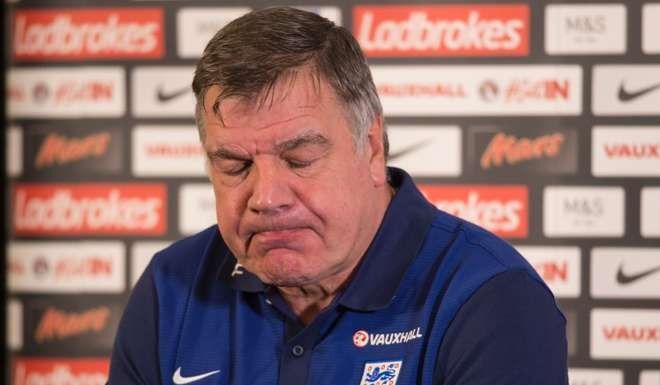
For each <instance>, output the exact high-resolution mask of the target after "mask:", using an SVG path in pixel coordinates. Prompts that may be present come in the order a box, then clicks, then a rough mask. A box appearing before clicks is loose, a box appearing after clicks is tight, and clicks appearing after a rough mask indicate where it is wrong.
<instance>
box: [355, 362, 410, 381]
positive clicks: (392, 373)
mask: <svg viewBox="0 0 660 385" xmlns="http://www.w3.org/2000/svg"><path fill="white" fill-rule="evenodd" d="M402 364H403V361H384V362H367V363H366V364H364V371H363V372H362V380H361V381H360V385H396V380H397V379H398V378H399V373H401V365H402Z"/></svg>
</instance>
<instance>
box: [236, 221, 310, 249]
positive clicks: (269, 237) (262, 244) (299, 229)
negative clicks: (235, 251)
mask: <svg viewBox="0 0 660 385" xmlns="http://www.w3.org/2000/svg"><path fill="white" fill-rule="evenodd" d="M306 230H307V228H306V227H304V226H277V227H270V226H269V227H264V228H257V229H255V230H253V231H251V232H250V235H249V236H248V239H247V244H246V250H247V249H249V248H250V246H251V245H254V246H255V247H258V248H259V249H261V250H262V251H267V250H270V249H275V248H287V247H290V246H292V243H293V242H295V241H296V240H298V239H299V238H300V236H301V235H302V233H303V232H304V231H306Z"/></svg>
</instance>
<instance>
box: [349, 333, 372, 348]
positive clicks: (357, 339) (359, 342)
mask: <svg viewBox="0 0 660 385" xmlns="http://www.w3.org/2000/svg"><path fill="white" fill-rule="evenodd" d="M353 343H354V344H355V346H357V347H358V348H363V347H365V346H367V344H368V343H369V333H367V332H365V331H364V330H358V331H356V332H355V334H353Z"/></svg>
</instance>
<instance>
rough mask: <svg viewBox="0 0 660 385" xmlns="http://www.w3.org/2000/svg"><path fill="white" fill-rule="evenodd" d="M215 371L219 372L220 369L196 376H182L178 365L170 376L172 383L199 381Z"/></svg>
mask: <svg viewBox="0 0 660 385" xmlns="http://www.w3.org/2000/svg"><path fill="white" fill-rule="evenodd" d="M217 373H220V371H219V370H214V371H212V372H206V373H202V374H199V375H197V376H190V377H184V376H182V375H181V367H180V366H179V368H178V369H177V370H176V372H174V375H173V376H172V381H174V383H175V384H177V385H183V384H190V383H191V382H195V381H199V380H201V379H204V378H206V377H209V376H212V375H214V374H217Z"/></svg>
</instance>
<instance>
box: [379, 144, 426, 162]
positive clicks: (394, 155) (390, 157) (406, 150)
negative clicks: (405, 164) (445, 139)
mask: <svg viewBox="0 0 660 385" xmlns="http://www.w3.org/2000/svg"><path fill="white" fill-rule="evenodd" d="M429 143H430V141H428V140H424V141H420V142H417V143H413V144H411V145H409V146H406V147H404V148H402V149H401V150H399V151H396V152H390V154H389V155H388V156H387V159H388V160H395V159H397V158H401V157H402V156H405V155H408V154H410V153H411V152H414V151H417V150H419V149H420V148H422V147H424V146H426V145H428V144H429Z"/></svg>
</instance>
